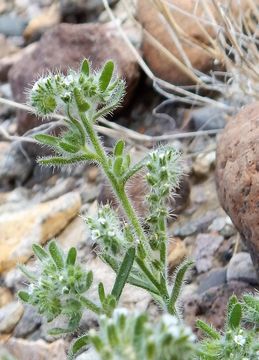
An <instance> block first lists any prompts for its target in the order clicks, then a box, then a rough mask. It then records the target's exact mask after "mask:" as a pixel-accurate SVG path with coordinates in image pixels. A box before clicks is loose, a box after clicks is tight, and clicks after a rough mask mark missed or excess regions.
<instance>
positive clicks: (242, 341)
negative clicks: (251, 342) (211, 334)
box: [234, 335, 246, 346]
mask: <svg viewBox="0 0 259 360" xmlns="http://www.w3.org/2000/svg"><path fill="white" fill-rule="evenodd" d="M234 341H235V343H236V344H238V345H240V346H244V345H245V343H246V338H245V337H244V336H242V335H235V336H234Z"/></svg>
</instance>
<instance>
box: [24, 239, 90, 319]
mask: <svg viewBox="0 0 259 360" xmlns="http://www.w3.org/2000/svg"><path fill="white" fill-rule="evenodd" d="M48 250H49V251H45V250H44V249H43V248H42V247H40V246H39V245H34V252H35V255H36V256H37V257H38V259H39V260H40V263H39V269H40V272H39V273H37V274H31V273H29V272H28V270H27V269H26V268H25V267H21V270H22V271H23V272H24V274H25V275H26V276H27V277H28V278H29V280H30V282H31V283H30V285H29V287H28V291H27V292H25V291H20V292H19V294H18V295H19V297H20V298H21V300H23V301H24V302H27V303H29V304H31V305H34V306H35V307H36V308H37V310H38V312H39V313H40V314H43V315H44V316H46V318H47V320H48V321H52V320H53V319H55V318H56V317H57V316H58V315H61V314H63V315H66V316H68V317H70V316H76V314H77V315H78V314H80V313H81V310H82V309H81V305H80V301H77V298H78V297H80V294H83V293H85V292H86V291H87V290H88V289H89V288H90V286H91V285H92V281H93V274H92V272H91V271H89V272H87V271H85V270H84V269H83V268H82V267H81V266H80V265H79V264H76V263H75V261H76V250H75V248H71V249H70V251H69V252H68V254H67V256H65V254H64V253H63V252H62V251H61V249H60V248H59V247H58V246H57V244H56V243H55V242H54V241H52V242H50V244H49V248H48Z"/></svg>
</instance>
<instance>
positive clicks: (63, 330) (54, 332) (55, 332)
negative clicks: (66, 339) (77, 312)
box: [48, 327, 71, 336]
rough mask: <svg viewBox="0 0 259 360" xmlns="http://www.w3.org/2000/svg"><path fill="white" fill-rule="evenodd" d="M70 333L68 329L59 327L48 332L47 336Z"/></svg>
mask: <svg viewBox="0 0 259 360" xmlns="http://www.w3.org/2000/svg"><path fill="white" fill-rule="evenodd" d="M70 332H71V330H70V329H68V328H59V327H56V328H53V329H50V330H48V334H49V335H51V336H59V335H63V334H67V333H70Z"/></svg>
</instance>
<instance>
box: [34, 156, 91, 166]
mask: <svg viewBox="0 0 259 360" xmlns="http://www.w3.org/2000/svg"><path fill="white" fill-rule="evenodd" d="M82 161H97V157H96V155H95V154H92V153H87V154H83V155H78V156H72V157H71V158H64V157H61V156H60V157H59V156H49V157H44V158H41V159H38V160H37V162H38V163H39V164H41V165H46V166H67V165H74V164H77V163H78V162H82Z"/></svg>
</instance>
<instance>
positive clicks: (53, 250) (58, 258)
mask: <svg viewBox="0 0 259 360" xmlns="http://www.w3.org/2000/svg"><path fill="white" fill-rule="evenodd" d="M49 252H50V255H51V257H52V259H53V261H54V262H55V264H56V266H57V268H58V269H59V270H61V269H64V266H65V264H64V255H63V252H62V251H61V249H60V248H59V246H58V245H57V243H56V242H55V241H54V240H52V241H51V242H50V243H49Z"/></svg>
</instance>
